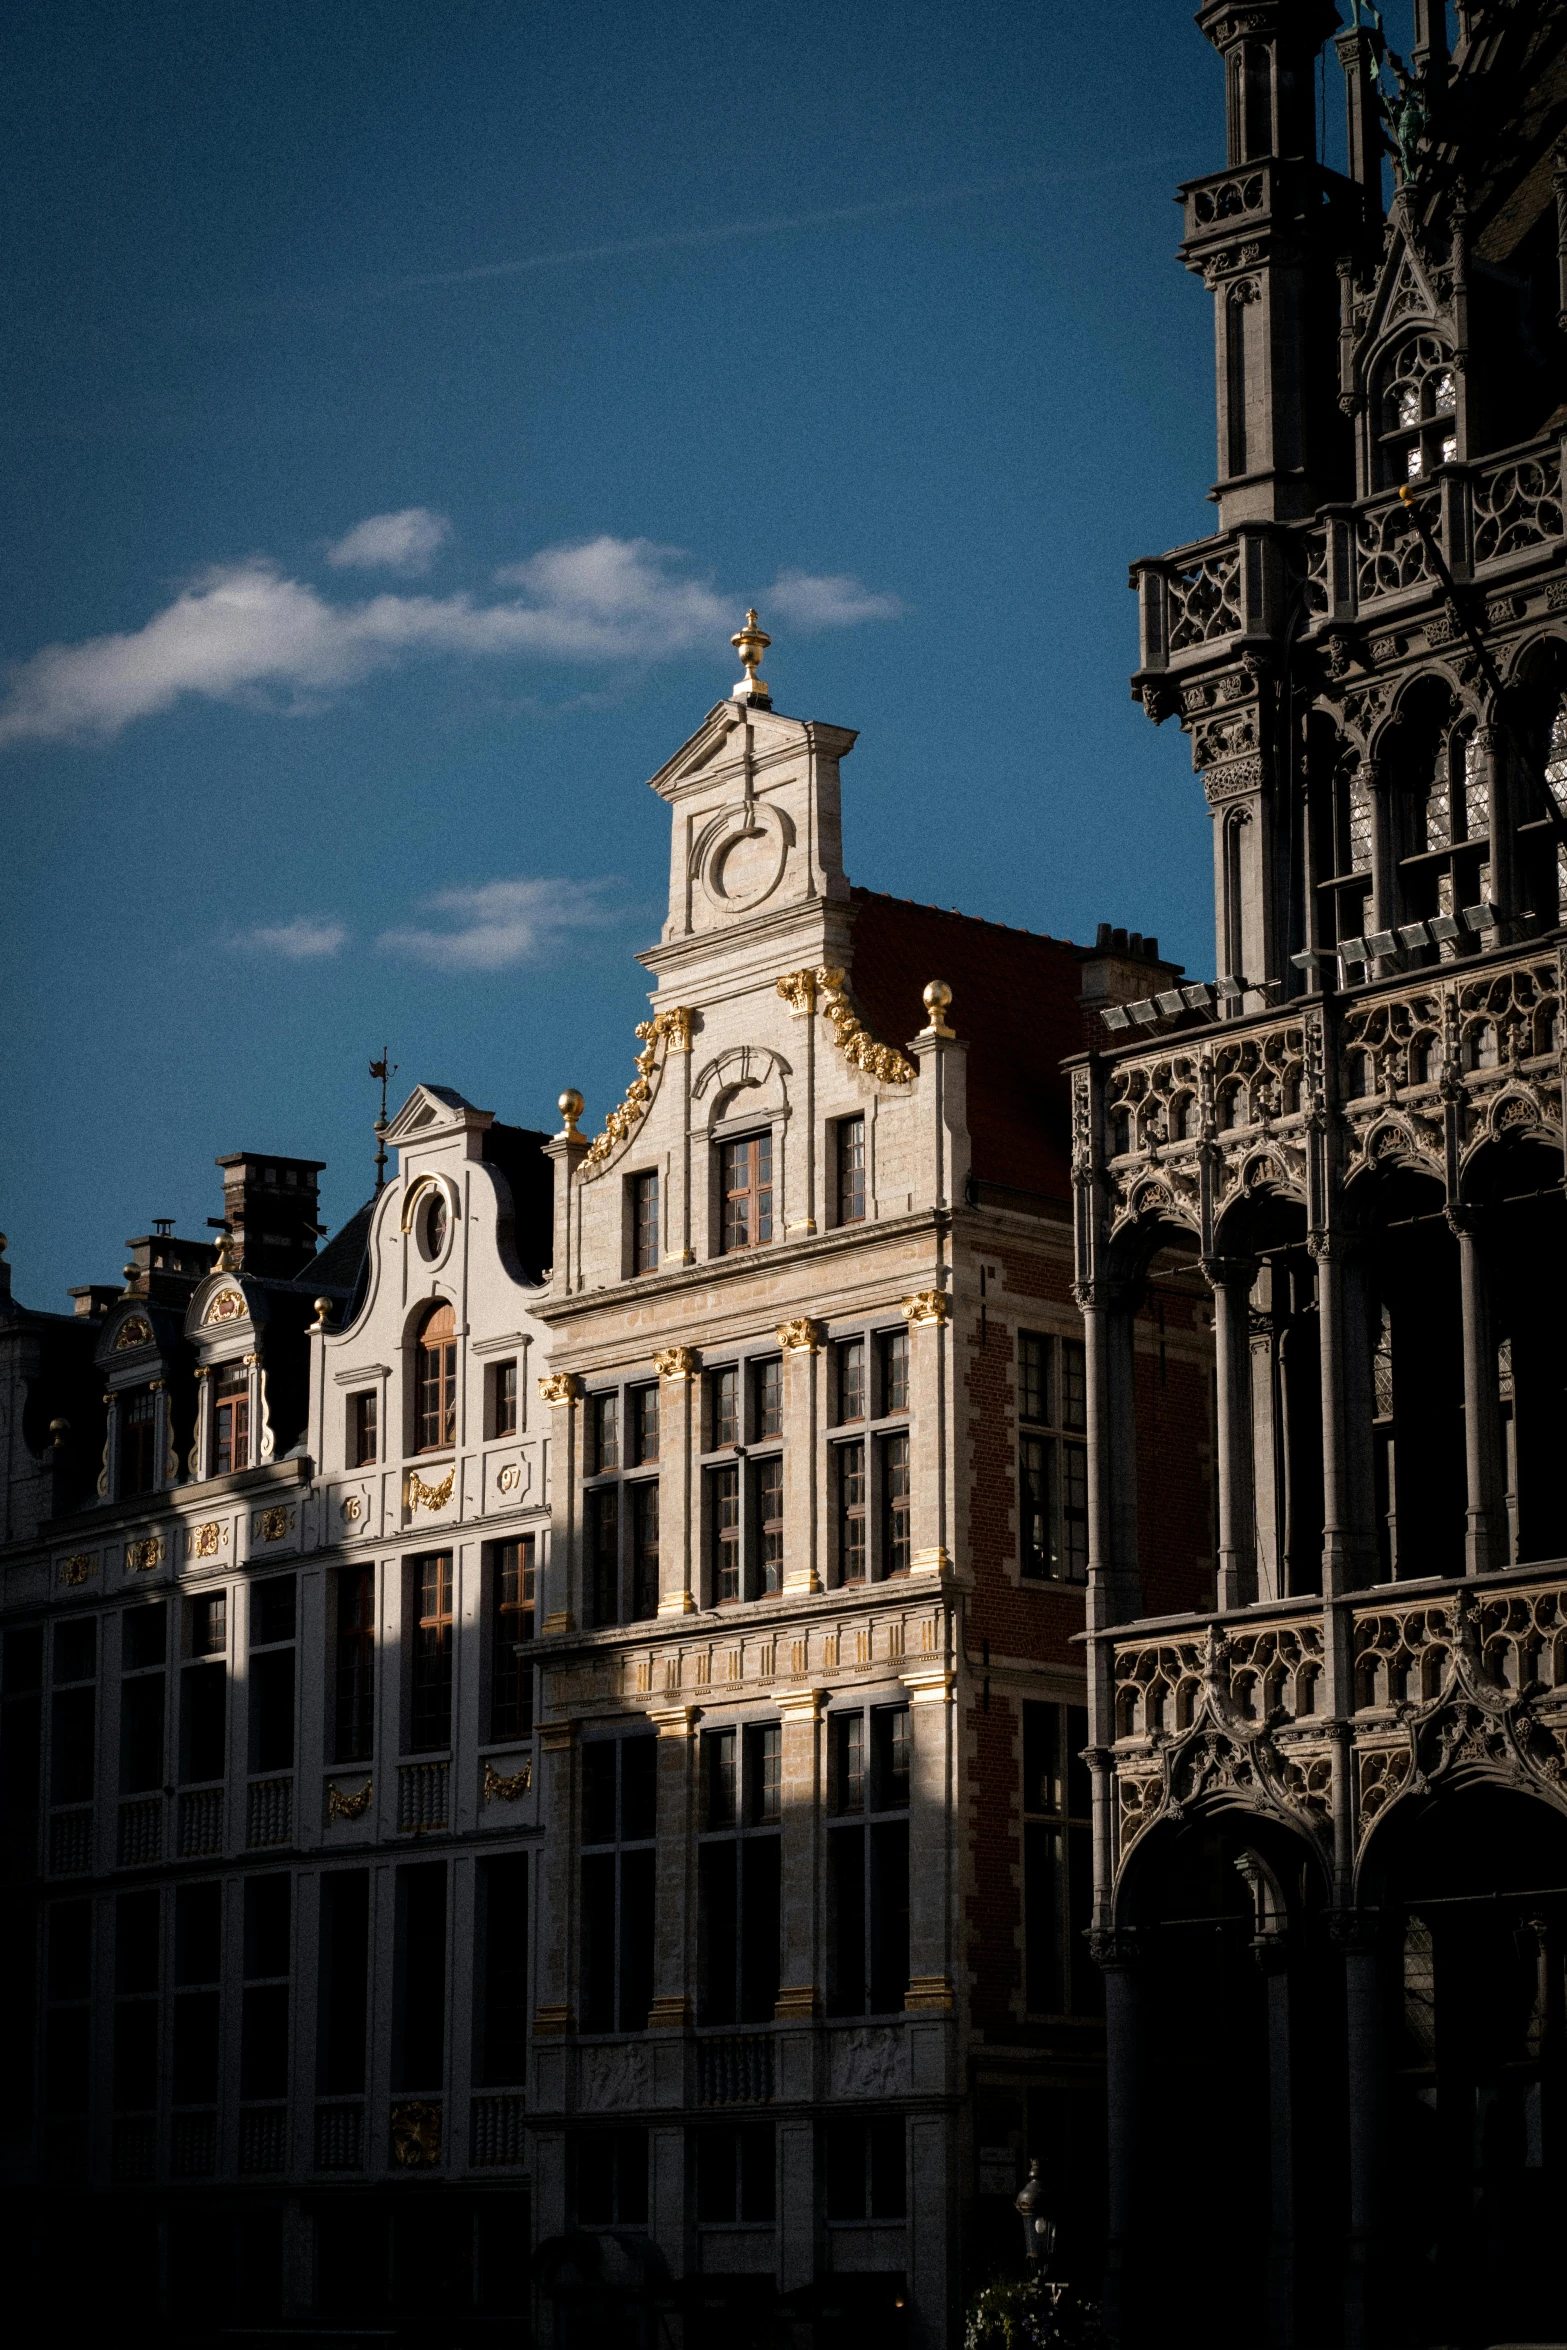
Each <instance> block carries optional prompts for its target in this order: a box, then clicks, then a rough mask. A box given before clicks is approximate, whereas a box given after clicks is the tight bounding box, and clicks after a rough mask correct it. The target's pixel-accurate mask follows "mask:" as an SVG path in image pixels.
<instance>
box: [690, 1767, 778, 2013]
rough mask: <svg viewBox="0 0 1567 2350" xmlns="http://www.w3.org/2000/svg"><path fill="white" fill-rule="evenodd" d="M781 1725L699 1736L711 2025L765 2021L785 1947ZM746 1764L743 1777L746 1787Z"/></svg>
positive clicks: (704, 1975) (704, 1962) (701, 1949)
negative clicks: (761, 1831) (782, 1938)
mask: <svg viewBox="0 0 1567 2350" xmlns="http://www.w3.org/2000/svg"><path fill="white" fill-rule="evenodd" d="M778 1738H779V1730H778V1726H777V1725H776V1724H771V1723H768V1724H761V1725H757V1726H754V1727H751V1728H748V1729H746V1730H745V1731H744V1732H743V1733H742V1732H740V1731H737V1730H709V1731H705V1732H704V1733H703V1737H702V1789H703V1798H704V1805H703V1831H704V1832H703V1835H702V1840H701V1843H700V1845H699V1847H698V1854H697V1896H698V1992H699V1997H698V2012H699V2016H700V2020H701V2021H702V2022H703V2023H707V2024H733V2023H769V2022H771V2020H772V2017H773V2011H774V2008H775V2006H776V2004H777V1999H778V1975H779V1953H780V1922H781V1919H780V1906H779V1903H780V1884H781V1881H780V1873H779V1843H778V1838H777V1835H776V1834H774V1833H771V1832H768V1833H764V1834H758V1833H756V1830H757V1829H759V1828H765V1829H766V1830H768V1831H771V1830H772V1829H773V1828H774V1827H775V1826H776V1823H777V1818H778V1808H777V1795H778V1773H777V1762H778V1759H779V1755H780V1751H781V1750H780V1747H779V1744H778ZM742 1765H743V1771H744V1784H743V1785H742V1779H741V1773H742Z"/></svg>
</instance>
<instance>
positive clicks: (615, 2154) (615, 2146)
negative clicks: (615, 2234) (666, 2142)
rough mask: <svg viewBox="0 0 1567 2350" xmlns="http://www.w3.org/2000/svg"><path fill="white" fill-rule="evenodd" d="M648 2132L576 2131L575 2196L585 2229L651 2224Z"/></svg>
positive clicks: (573, 2145) (573, 2168)
mask: <svg viewBox="0 0 1567 2350" xmlns="http://www.w3.org/2000/svg"><path fill="white" fill-rule="evenodd" d="M647 2149H648V2140H647V2132H646V2130H639V2129H622V2130H606V2129H599V2130H578V2131H577V2132H576V2133H575V2135H574V2137H573V2139H572V2160H571V2174H572V2196H573V2201H574V2203H575V2205H576V2220H577V2225H578V2227H582V2228H645V2227H646V2226H647Z"/></svg>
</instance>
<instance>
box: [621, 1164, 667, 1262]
mask: <svg viewBox="0 0 1567 2350" xmlns="http://www.w3.org/2000/svg"><path fill="white" fill-rule="evenodd" d="M628 1181H629V1187H630V1194H631V1198H630V1209H631V1277H632V1279H633V1280H636V1279H637V1278H638V1276H639V1275H641V1274H644V1273H656V1272H657V1271H658V1266H659V1251H660V1238H661V1229H662V1227H661V1215H662V1202H661V1194H660V1191H659V1180H658V1171H657V1169H656V1168H651V1167H650V1168H647V1169H645V1170H644V1171H643V1172H642V1173H641V1174H640V1175H633V1176H631V1177H629V1178H628Z"/></svg>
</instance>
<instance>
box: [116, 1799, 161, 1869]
mask: <svg viewBox="0 0 1567 2350" xmlns="http://www.w3.org/2000/svg"><path fill="white" fill-rule="evenodd" d="M117 1851H118V1858H119V1863H120V1866H121V1868H122V1869H136V1868H142V1867H145V1865H146V1864H147V1863H148V1862H149V1861H154V1860H161V1859H162V1858H163V1797H162V1796H161V1795H140V1796H137V1798H136V1799H135V1801H134V1802H131V1803H122V1804H121V1806H120V1826H119V1843H118V1847H117Z"/></svg>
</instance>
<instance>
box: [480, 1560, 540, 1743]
mask: <svg viewBox="0 0 1567 2350" xmlns="http://www.w3.org/2000/svg"><path fill="white" fill-rule="evenodd" d="M492 1588H493V1592H494V1612H493V1615H492V1617H491V1627H490V1641H491V1649H490V1736H491V1737H492V1738H526V1737H527V1736H529V1734H530V1733H531V1731H532V1728H533V1666H532V1662H531V1659H530V1656H529V1643H530V1642H531V1641H532V1639H533V1589H534V1584H533V1536H532V1535H531V1534H525V1535H524V1536H523V1538H522V1540H521V1541H520V1542H503V1543H502V1544H501V1546H500V1549H499V1551H498V1552H497V1554H496V1560H495V1569H494V1582H493V1586H492Z"/></svg>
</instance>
